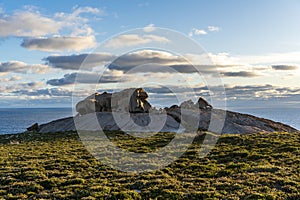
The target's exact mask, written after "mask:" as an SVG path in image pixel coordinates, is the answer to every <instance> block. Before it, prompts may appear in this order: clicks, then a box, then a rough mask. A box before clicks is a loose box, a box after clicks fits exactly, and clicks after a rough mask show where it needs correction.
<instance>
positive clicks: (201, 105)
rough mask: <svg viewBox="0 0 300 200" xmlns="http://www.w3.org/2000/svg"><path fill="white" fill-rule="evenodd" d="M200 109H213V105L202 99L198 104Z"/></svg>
mask: <svg viewBox="0 0 300 200" xmlns="http://www.w3.org/2000/svg"><path fill="white" fill-rule="evenodd" d="M197 104H198V106H199V109H212V108H213V107H212V105H210V104H209V103H208V102H207V101H206V100H205V99H203V98H202V97H200V98H199V99H198V102H197Z"/></svg>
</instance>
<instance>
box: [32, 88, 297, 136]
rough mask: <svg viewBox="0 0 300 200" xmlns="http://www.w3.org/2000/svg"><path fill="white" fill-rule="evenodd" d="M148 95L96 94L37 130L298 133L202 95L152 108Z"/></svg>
mask: <svg viewBox="0 0 300 200" xmlns="http://www.w3.org/2000/svg"><path fill="white" fill-rule="evenodd" d="M147 98H148V94H147V93H146V92H145V91H144V90H143V89H142V88H137V89H126V90H123V91H121V92H117V93H113V94H110V93H106V92H104V93H102V94H98V93H96V94H93V95H91V96H89V97H87V98H86V99H84V100H83V101H81V102H79V103H78V104H77V106H76V110H77V111H78V112H79V113H80V115H77V116H75V117H69V118H64V119H60V120H56V121H52V122H50V123H47V124H43V125H40V126H38V129H39V132H41V133H46V132H64V131H76V130H90V131H95V130H99V129H100V127H101V130H107V131H116V130H123V131H136V132H150V131H153V130H156V129H155V128H158V129H157V131H158V132H181V131H184V130H189V129H188V128H187V127H188V126H195V129H193V130H197V129H198V130H202V131H213V130H214V128H212V127H218V126H219V127H221V128H220V131H219V132H221V133H223V134H224V133H230V134H246V133H258V132H275V131H283V132H298V130H296V129H294V128H292V127H290V126H288V125H285V124H282V123H279V122H274V121H271V120H268V119H263V118H258V117H255V116H252V115H247V114H241V113H237V112H231V111H224V110H220V109H214V108H213V107H212V106H211V105H210V104H209V103H208V102H207V101H206V100H205V99H203V98H201V97H200V98H199V100H198V102H196V103H194V102H193V101H191V100H188V101H185V102H183V103H181V104H180V105H179V106H178V105H173V106H171V107H169V108H168V107H166V108H165V109H161V110H155V109H154V108H151V105H150V103H149V102H148V101H147ZM112 111H113V112H112ZM115 113H117V115H115ZM150 116H151V117H150ZM151 120H152V122H155V123H152V127H150V128H149V126H148V125H149V123H150V122H151ZM95 122H97V123H95ZM195 122H196V123H195ZM219 122H220V123H219ZM222 122H224V124H223V123H222ZM162 123H163V124H162ZM218 123H219V124H218ZM75 124H76V126H75ZM159 124H160V125H161V124H162V125H161V126H160V125H159ZM223 125H224V126H223ZM33 128H35V127H33Z"/></svg>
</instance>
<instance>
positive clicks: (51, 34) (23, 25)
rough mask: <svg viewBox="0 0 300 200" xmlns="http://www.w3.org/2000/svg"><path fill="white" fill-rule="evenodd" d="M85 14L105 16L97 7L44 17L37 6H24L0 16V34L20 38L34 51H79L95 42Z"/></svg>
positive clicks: (75, 9) (78, 8) (76, 8)
mask: <svg viewBox="0 0 300 200" xmlns="http://www.w3.org/2000/svg"><path fill="white" fill-rule="evenodd" d="M82 14H85V15H84V16H83V15H82ZM86 15H105V12H104V11H103V10H101V9H98V8H92V7H75V8H73V11H72V12H71V13H64V12H60V13H55V14H53V15H52V16H46V15H42V14H41V13H40V12H39V11H38V9H37V8H35V7H30V6H26V7H24V8H23V10H22V11H20V10H16V11H14V12H13V14H11V15H8V14H5V13H4V14H2V15H0V27H1V28H0V37H23V38H25V40H24V43H23V45H24V46H28V48H31V49H37V50H45V51H56V50H58V51H60V50H62V49H67V50H69V49H75V50H83V49H86V48H90V47H94V46H95V44H96V42H95V38H94V36H93V35H94V30H93V29H92V28H91V26H90V25H89V21H90V19H93V18H92V17H90V16H89V17H88V16H86ZM61 35H64V36H65V37H62V36H61ZM27 37H31V38H32V39H28V38H27ZM29 43H30V44H29ZM72 43H73V44H72Z"/></svg>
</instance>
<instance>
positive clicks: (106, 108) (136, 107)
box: [76, 88, 151, 115]
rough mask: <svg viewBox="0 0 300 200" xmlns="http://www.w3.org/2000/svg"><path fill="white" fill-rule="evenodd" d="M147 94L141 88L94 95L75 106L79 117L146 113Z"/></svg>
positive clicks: (148, 107) (148, 109) (148, 105)
mask: <svg viewBox="0 0 300 200" xmlns="http://www.w3.org/2000/svg"><path fill="white" fill-rule="evenodd" d="M147 98H148V94H147V93H146V92H145V90H144V89H143V88H130V89H125V90H122V91H120V92H115V93H107V92H104V93H102V94H100V93H95V94H92V95H90V96H88V97H87V98H85V99H84V100H83V101H80V102H78V103H77V105H76V111H77V112H78V113H79V114H80V115H85V114H88V113H93V112H112V111H113V112H130V113H148V112H149V111H150V109H151V105H150V103H149V102H148V101H147Z"/></svg>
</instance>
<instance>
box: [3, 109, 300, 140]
mask: <svg viewBox="0 0 300 200" xmlns="http://www.w3.org/2000/svg"><path fill="white" fill-rule="evenodd" d="M228 110H232V111H238V112H241V113H246V114H252V115H255V116H257V117H263V118H267V119H271V120H273V121H277V122H282V123H285V124H288V125H290V126H292V127H294V128H297V129H299V130H300V108H284V109H283V108H251V109H249V108H231V109H228ZM70 116H72V109H71V108H0V134H7V133H20V132H24V131H26V128H27V127H29V126H31V125H32V124H34V123H36V122H37V123H38V124H43V123H47V122H50V121H52V120H56V119H59V118H63V117H70Z"/></svg>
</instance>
